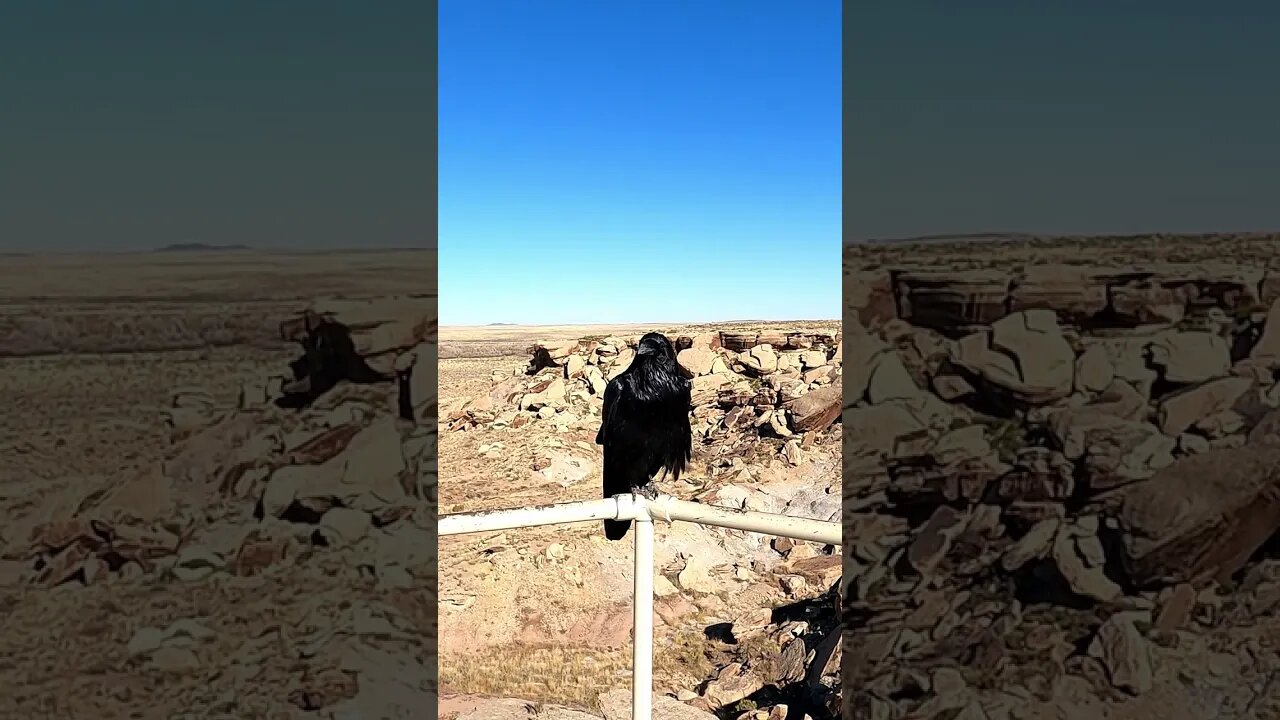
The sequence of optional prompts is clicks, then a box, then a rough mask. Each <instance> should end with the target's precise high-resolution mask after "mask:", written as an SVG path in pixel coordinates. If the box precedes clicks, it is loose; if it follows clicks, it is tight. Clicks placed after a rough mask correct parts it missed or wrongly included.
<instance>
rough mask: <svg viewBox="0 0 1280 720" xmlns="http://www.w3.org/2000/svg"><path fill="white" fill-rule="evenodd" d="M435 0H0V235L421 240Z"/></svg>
mask: <svg viewBox="0 0 1280 720" xmlns="http://www.w3.org/2000/svg"><path fill="white" fill-rule="evenodd" d="M431 15H432V8H431V6H430V3H425V2H421V0H379V1H378V2H365V3H361V2H346V1H343V0H314V1H307V2H303V1H302V0H273V2H265V3H264V2H253V1H252V0H221V1H220V2H208V3H199V2H182V3H174V2H169V1H167V0H165V1H162V0H130V2H102V3H96V2H69V1H66V0H49V1H47V2H45V1H41V0H12V1H10V2H5V3H0V218H3V222H4V232H3V234H0V251H12V250H19V251H32V250H43V251H61V252H78V251H85V250H107V251H120V250H125V251H132V250H149V249H152V248H157V247H162V246H165V245H169V244H173V243H208V244H215V245H217V244H248V245H252V246H254V247H260V248H284V249H303V250H312V249H333V248H350V247H357V248H358V247H422V246H429V245H430V244H431V243H432V242H433V241H434V239H433V235H434V233H433V228H432V222H433V218H432V216H431V207H430V203H429V202H428V201H425V200H424V197H425V198H429V197H430V196H431V194H432V193H433V192H435V186H434V177H433V173H434V171H435V168H434V167H432V166H431V160H430V157H431V148H432V145H433V143H434V142H435V138H434V136H433V132H432V130H431V127H432V122H433V119H434V116H435V112H436V109H435V88H434V86H435V77H434V72H433V68H432V65H433V63H432V58H433V55H434V54H435V48H434V46H433V45H432V42H431V39H432V34H431V29H432V17H431ZM424 270H425V268H424Z"/></svg>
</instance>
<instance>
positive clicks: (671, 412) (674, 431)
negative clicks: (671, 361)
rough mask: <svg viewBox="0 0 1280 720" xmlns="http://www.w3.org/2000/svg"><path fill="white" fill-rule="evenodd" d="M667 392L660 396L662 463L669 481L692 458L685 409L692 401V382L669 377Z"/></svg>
mask: <svg viewBox="0 0 1280 720" xmlns="http://www.w3.org/2000/svg"><path fill="white" fill-rule="evenodd" d="M673 380H674V383H673V386H672V387H671V392H670V394H669V395H668V396H667V397H666V398H664V399H663V404H662V405H663V412H662V420H663V422H662V428H663V432H662V449H661V452H662V466H663V467H664V468H666V471H667V473H668V474H669V475H670V476H671V479H672V480H679V479H680V473H681V471H683V470H684V468H685V466H686V465H687V464H688V463H689V461H690V460H692V459H693V430H692V428H691V427H690V425H689V409H690V406H691V405H692V404H693V393H692V385H691V383H690V382H689V381H688V380H685V379H684V378H682V377H678V376H677V377H675V378H673Z"/></svg>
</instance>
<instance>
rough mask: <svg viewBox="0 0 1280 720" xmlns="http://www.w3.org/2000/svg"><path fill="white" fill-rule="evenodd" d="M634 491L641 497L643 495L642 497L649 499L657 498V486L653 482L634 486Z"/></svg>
mask: <svg viewBox="0 0 1280 720" xmlns="http://www.w3.org/2000/svg"><path fill="white" fill-rule="evenodd" d="M635 493H636V494H637V495H640V496H642V497H644V498H647V499H649V500H657V499H658V486H657V485H655V484H653V483H649V484H647V485H642V486H640V487H638V488H636V489H635Z"/></svg>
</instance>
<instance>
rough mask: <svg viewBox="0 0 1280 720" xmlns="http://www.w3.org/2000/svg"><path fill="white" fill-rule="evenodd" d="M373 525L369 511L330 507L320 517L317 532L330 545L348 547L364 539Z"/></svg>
mask: <svg viewBox="0 0 1280 720" xmlns="http://www.w3.org/2000/svg"><path fill="white" fill-rule="evenodd" d="M372 527H373V518H371V517H370V516H369V513H367V512H361V511H359V510H353V509H351V508H345V507H335V508H330V509H329V510H328V511H327V512H325V514H324V516H323V517H321V518H320V525H319V527H318V528H317V529H316V532H317V533H319V534H320V536H321V537H323V538H324V540H325V544H326V545H328V546H329V547H336V548H341V547H346V546H349V545H354V544H356V543H358V542H360V541H361V540H363V539H364V537H365V536H366V535H368V534H369V530H370V529H371V528H372Z"/></svg>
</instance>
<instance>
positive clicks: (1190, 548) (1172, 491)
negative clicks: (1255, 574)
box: [1119, 445, 1280, 587]
mask: <svg viewBox="0 0 1280 720" xmlns="http://www.w3.org/2000/svg"><path fill="white" fill-rule="evenodd" d="M1119 520H1120V525H1121V528H1122V529H1123V530H1124V533H1125V534H1124V548H1125V567H1126V572H1127V573H1128V575H1129V577H1130V580H1131V581H1132V582H1133V583H1134V584H1135V585H1137V586H1139V587H1142V586H1148V585H1152V584H1173V583H1180V582H1186V583H1191V584H1197V585H1200V584H1203V583H1204V582H1206V581H1208V580H1210V579H1215V578H1216V579H1220V580H1226V579H1228V578H1229V577H1230V576H1231V575H1232V574H1234V573H1235V572H1236V571H1237V570H1239V569H1240V568H1241V567H1242V566H1243V565H1244V563H1245V562H1246V561H1248V559H1249V557H1250V556H1251V555H1252V554H1253V553H1254V552H1255V551H1256V550H1257V549H1258V547H1260V546H1261V545H1262V544H1263V543H1264V542H1266V541H1267V539H1268V538H1270V537H1271V536H1272V534H1273V533H1274V532H1275V528H1276V527H1278V526H1280V447H1276V446H1266V445H1257V446H1255V445H1250V446H1247V447H1244V448H1238V449H1214V450H1210V451H1209V452H1206V453H1203V454H1200V455H1194V456H1190V457H1186V458H1182V459H1180V460H1178V461H1177V462H1176V463H1174V464H1173V465H1171V466H1169V467H1167V468H1164V469H1163V470H1161V471H1159V472H1158V473H1156V475H1155V476H1153V477H1152V478H1151V479H1150V480H1147V481H1145V482H1142V483H1138V484H1136V485H1133V486H1132V487H1130V488H1127V489H1126V490H1125V491H1124V495H1123V499H1122V503H1121V508H1120V515H1119Z"/></svg>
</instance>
